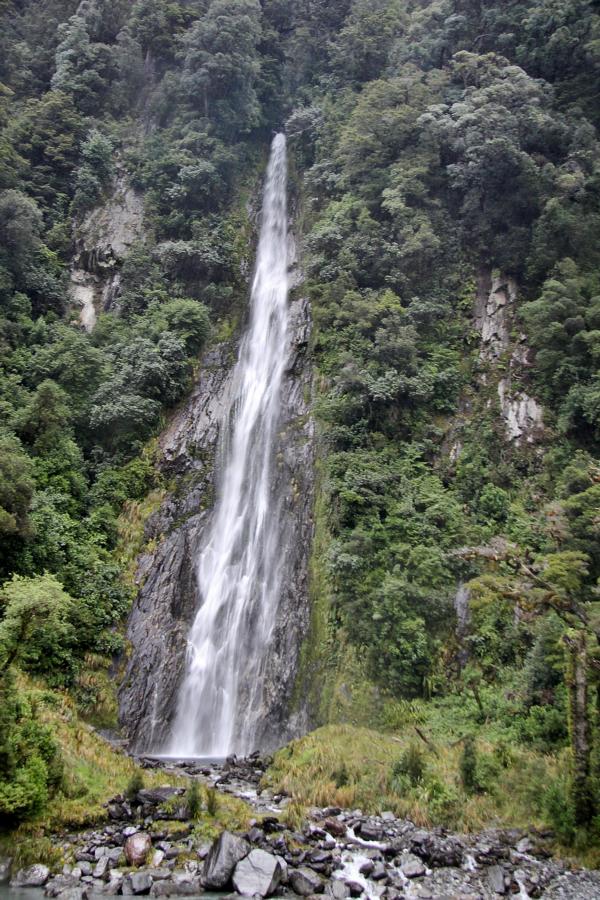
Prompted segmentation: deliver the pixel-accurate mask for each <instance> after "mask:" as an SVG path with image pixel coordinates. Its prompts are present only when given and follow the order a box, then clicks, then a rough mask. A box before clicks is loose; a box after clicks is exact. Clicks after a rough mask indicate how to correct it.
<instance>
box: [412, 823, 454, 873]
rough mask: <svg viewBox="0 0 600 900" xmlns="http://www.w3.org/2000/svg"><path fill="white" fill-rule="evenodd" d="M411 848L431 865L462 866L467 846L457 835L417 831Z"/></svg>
mask: <svg viewBox="0 0 600 900" xmlns="http://www.w3.org/2000/svg"><path fill="white" fill-rule="evenodd" d="M410 849H411V850H412V852H413V853H414V854H416V855H417V856H419V857H420V858H421V859H422V860H424V861H425V862H426V863H427V864H428V865H429V866H431V867H434V866H460V865H461V863H462V859H463V855H464V852H465V846H464V844H463V843H462V841H460V840H459V839H458V838H456V837H448V838H443V837H439V836H438V835H436V834H430V833H429V832H426V831H420V832H416V833H415V834H414V835H413V837H412V840H411V842H410Z"/></svg>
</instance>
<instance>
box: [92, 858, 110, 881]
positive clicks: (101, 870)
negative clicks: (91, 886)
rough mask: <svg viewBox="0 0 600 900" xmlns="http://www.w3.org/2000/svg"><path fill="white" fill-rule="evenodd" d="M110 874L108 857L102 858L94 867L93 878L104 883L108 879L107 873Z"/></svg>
mask: <svg viewBox="0 0 600 900" xmlns="http://www.w3.org/2000/svg"><path fill="white" fill-rule="evenodd" d="M109 872H110V857H108V856H102V857H100V859H99V860H98V862H97V863H96V867H95V868H94V872H93V875H94V878H99V879H100V880H101V881H105V880H106V879H107V878H108V873H109Z"/></svg>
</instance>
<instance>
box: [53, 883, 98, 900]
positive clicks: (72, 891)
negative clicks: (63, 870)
mask: <svg viewBox="0 0 600 900" xmlns="http://www.w3.org/2000/svg"><path fill="white" fill-rule="evenodd" d="M89 893H90V890H89V888H88V887H85V886H83V885H77V886H76V887H70V888H67V889H66V890H65V891H62V893H61V894H59V895H58V896H59V897H60V900H87V897H88V895H89Z"/></svg>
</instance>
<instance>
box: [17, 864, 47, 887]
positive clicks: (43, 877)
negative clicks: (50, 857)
mask: <svg viewBox="0 0 600 900" xmlns="http://www.w3.org/2000/svg"><path fill="white" fill-rule="evenodd" d="M49 878H50V869H49V868H48V866H43V865H41V864H39V863H37V864H36V865H34V866H29V867H28V868H26V869H19V871H18V872H17V874H16V875H15V876H14V878H12V879H11V882H10V886H11V887H42V886H43V885H44V884H46V882H47V881H48V879H49Z"/></svg>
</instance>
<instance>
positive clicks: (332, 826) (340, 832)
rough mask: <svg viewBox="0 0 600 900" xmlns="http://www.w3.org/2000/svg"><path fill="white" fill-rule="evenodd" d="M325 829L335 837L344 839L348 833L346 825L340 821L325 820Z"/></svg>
mask: <svg viewBox="0 0 600 900" xmlns="http://www.w3.org/2000/svg"><path fill="white" fill-rule="evenodd" d="M323 828H324V829H325V831H328V832H329V834H332V835H334V836H335V837H344V835H345V834H346V831H347V828H346V825H345V824H344V822H342V821H340V819H325V821H324V822H323Z"/></svg>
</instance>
